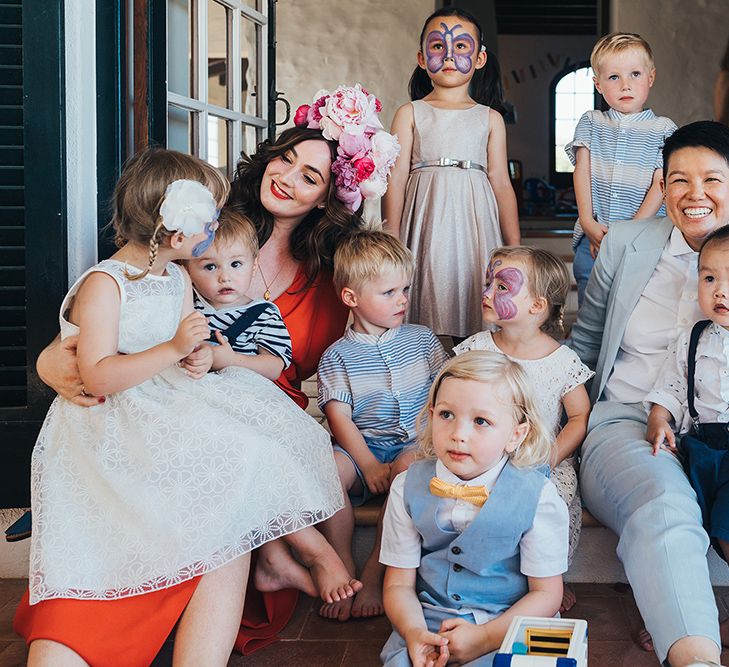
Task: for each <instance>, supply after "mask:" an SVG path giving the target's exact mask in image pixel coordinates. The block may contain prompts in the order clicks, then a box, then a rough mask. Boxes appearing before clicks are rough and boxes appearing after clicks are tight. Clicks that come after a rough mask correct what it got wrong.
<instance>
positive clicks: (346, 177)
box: [332, 155, 358, 190]
mask: <svg viewBox="0 0 729 667" xmlns="http://www.w3.org/2000/svg"><path fill="white" fill-rule="evenodd" d="M332 173H334V174H335V176H336V179H335V181H334V182H335V184H336V185H337V187H338V188H346V189H347V190H355V189H357V184H358V181H357V170H356V169H355V167H354V165H353V164H352V161H351V160H350V159H349V158H347V157H343V156H341V155H340V156H339V157H338V158H337V159H336V160H334V163H333V164H332Z"/></svg>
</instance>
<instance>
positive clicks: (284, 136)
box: [228, 127, 364, 289]
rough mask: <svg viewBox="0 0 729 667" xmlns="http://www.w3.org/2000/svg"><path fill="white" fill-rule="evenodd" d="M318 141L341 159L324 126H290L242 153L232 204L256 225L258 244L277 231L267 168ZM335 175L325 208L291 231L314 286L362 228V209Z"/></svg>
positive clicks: (294, 246)
mask: <svg viewBox="0 0 729 667" xmlns="http://www.w3.org/2000/svg"><path fill="white" fill-rule="evenodd" d="M310 139H315V140H318V141H324V142H325V143H326V144H327V146H329V151H330V154H331V158H332V162H334V160H335V159H336V158H337V143H336V142H335V141H328V140H327V139H325V138H324V136H323V135H322V133H321V131H320V130H314V129H310V128H306V127H292V128H289V129H288V130H284V131H283V132H282V133H281V134H280V135H279V136H278V138H276V139H275V140H274V141H271V140H270V139H266V140H265V141H262V142H261V143H260V144H258V147H257V149H256V152H255V153H254V154H253V155H246V154H245V153H243V154H241V159H240V161H239V162H238V165H237V166H236V169H235V177H234V178H233V183H232V185H231V189H230V198H229V199H228V205H229V206H231V207H233V208H236V209H237V210H239V211H240V212H241V213H243V214H244V215H246V216H247V217H248V218H249V219H250V220H251V221H252V222H253V224H254V226H255V228H256V233H257V234H258V243H259V245H260V246H262V245H263V244H264V243H265V242H266V241H268V239H269V237H270V236H271V232H272V231H273V216H272V215H271V214H270V213H269V212H268V211H267V210H266V209H265V208H264V207H263V205H262V204H261V182H262V181H263V172H264V171H265V170H266V166H267V165H268V163H269V162H271V160H274V159H276V158H277V157H280V156H281V155H284V154H286V153H287V152H288V151H289V150H291V149H292V148H293V147H294V146H296V145H297V144H300V143H301V142H302V141H307V140H310ZM335 190H336V189H335V186H334V178H333V177H332V178H331V180H330V182H329V192H328V193H327V198H326V201H325V205H324V208H313V209H312V210H311V211H309V213H307V215H306V216H305V217H304V219H303V220H302V221H301V222H300V223H299V224H298V225H297V226H296V228H295V229H294V231H293V232H292V234H291V246H290V248H291V254H292V256H293V257H294V259H296V260H298V261H299V262H301V263H302V264H303V265H304V270H305V271H306V276H307V279H308V280H307V283H306V286H305V287H304V289H306V288H307V287H309V286H310V285H311V284H312V282H313V281H314V280H315V279H316V277H317V276H318V275H319V271H321V270H322V269H326V270H331V269H332V267H333V265H334V262H333V260H334V251H335V250H336V249H337V246H338V245H339V244H340V243H341V242H342V240H343V239H345V238H347V237H348V236H349V234H351V233H352V232H353V231H355V230H357V229H360V228H362V226H363V224H364V223H363V221H362V207H360V208H359V210H358V211H356V212H354V213H352V211H350V210H349V209H348V208H347V206H346V205H345V204H343V203H342V202H341V201H339V200H338V199H337V198H336V196H335Z"/></svg>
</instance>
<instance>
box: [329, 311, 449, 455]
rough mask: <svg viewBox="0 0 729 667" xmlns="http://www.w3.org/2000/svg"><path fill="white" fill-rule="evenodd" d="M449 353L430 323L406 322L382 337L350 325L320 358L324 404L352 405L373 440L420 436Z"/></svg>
mask: <svg viewBox="0 0 729 667" xmlns="http://www.w3.org/2000/svg"><path fill="white" fill-rule="evenodd" d="M447 360H448V355H447V354H446V351H445V350H444V349H443V346H442V345H441V344H440V341H439V340H438V339H437V338H436V336H435V334H434V333H433V332H432V331H431V330H430V329H428V328H427V327H424V326H420V325H419V324H403V325H402V326H400V327H397V328H395V329H388V330H387V331H385V332H384V333H383V334H382V335H381V336H375V335H370V334H363V333H358V332H356V331H354V330H353V329H352V328H349V329H347V331H346V333H345V334H344V336H343V337H342V338H340V339H339V340H338V341H337V342H335V343H334V344H333V345H331V346H330V347H329V348H328V349H327V351H326V352H324V355H323V356H322V358H321V361H320V362H319V370H318V383H319V400H318V402H319V408H320V409H322V410H323V409H324V406H325V405H326V404H327V403H328V402H329V401H340V402H342V403H347V404H349V405H351V406H352V421H353V422H354V424H355V426H357V428H358V429H359V431H360V433H361V434H362V436H363V437H364V439H365V442H366V443H367V444H368V445H377V446H378V447H390V446H392V447H402V446H404V445H407V444H411V443H412V442H414V441H415V437H416V428H415V421H416V419H417V416H418V413H419V412H420V410H421V409H422V408H423V406H424V405H425V402H426V400H427V398H428V390H429V389H430V385H431V384H432V382H433V379H434V378H435V376H436V375H437V374H438V371H440V369H441V368H442V367H443V364H445V362H446V361H447Z"/></svg>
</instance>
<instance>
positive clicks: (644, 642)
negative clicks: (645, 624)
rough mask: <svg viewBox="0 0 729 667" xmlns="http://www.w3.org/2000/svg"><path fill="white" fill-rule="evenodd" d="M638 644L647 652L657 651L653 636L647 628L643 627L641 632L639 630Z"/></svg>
mask: <svg viewBox="0 0 729 667" xmlns="http://www.w3.org/2000/svg"><path fill="white" fill-rule="evenodd" d="M638 646H640V647H641V648H642V649H643V650H644V651H646V652H647V653H653V651H655V648H653V638H652V637H651V634H650V632H648V630H646V629H645V628H641V629H640V632H638Z"/></svg>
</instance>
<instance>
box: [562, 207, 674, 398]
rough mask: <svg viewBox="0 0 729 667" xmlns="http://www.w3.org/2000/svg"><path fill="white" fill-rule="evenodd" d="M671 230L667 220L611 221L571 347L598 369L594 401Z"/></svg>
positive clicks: (600, 390)
mask: <svg viewBox="0 0 729 667" xmlns="http://www.w3.org/2000/svg"><path fill="white" fill-rule="evenodd" d="M672 230H673V223H672V222H671V221H670V220H669V219H668V218H648V219H646V220H630V221H627V222H618V223H615V224H613V225H611V226H610V233H609V234H608V235H607V236H606V237H605V239H604V240H603V243H602V245H601V247H600V253H599V255H598V256H597V261H596V262H595V267H594V268H593V270H592V274H591V275H590V280H589V282H588V284H587V290H586V292H585V300H584V303H583V304H582V308H580V311H579V314H578V316H577V322H576V323H575V325H574V327H573V328H572V334H571V340H570V347H572V349H573V350H574V351H575V352H577V354H578V355H579V357H580V359H582V361H583V362H584V363H585V364H586V365H587V366H589V367H590V368H591V369H592V370H594V371H595V377H594V378H593V380H592V386H591V388H590V400H591V401H592V402H593V403H595V402H597V400H598V399H599V398H600V396H601V395H602V392H603V389H604V388H605V384H606V383H607V381H608V378H609V377H610V373H611V372H612V369H613V365H614V363H615V358H616V357H617V354H618V349H619V348H620V343H621V342H622V340H623V334H624V333H625V327H626V326H627V324H628V319H629V318H630V315H631V313H632V312H633V309H634V308H635V306H636V304H637V303H638V299H639V298H640V295H641V294H642V293H643V288H644V287H645V286H646V283H647V282H648V280H649V278H650V277H651V275H652V274H653V270H654V269H655V268H656V265H657V264H658V260H659V259H660V258H661V253H662V252H663V248H664V246H665V245H666V241H667V240H668V238H669V236H670V235H671V231H672Z"/></svg>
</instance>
